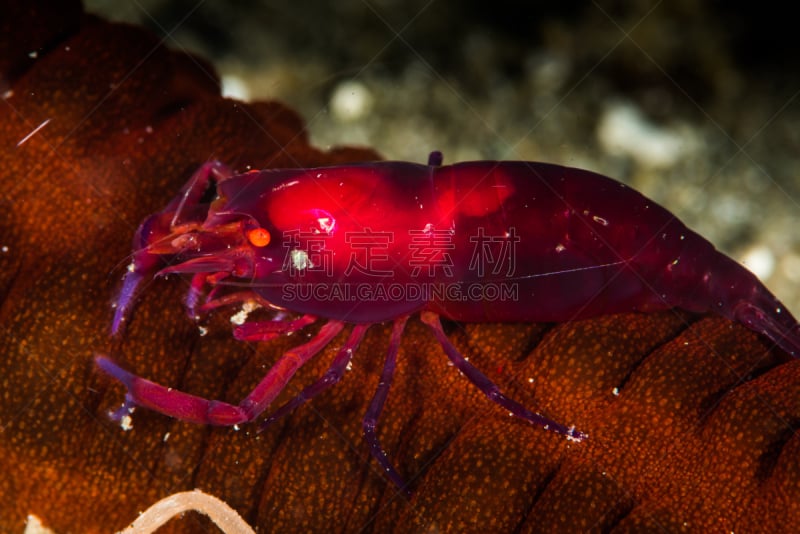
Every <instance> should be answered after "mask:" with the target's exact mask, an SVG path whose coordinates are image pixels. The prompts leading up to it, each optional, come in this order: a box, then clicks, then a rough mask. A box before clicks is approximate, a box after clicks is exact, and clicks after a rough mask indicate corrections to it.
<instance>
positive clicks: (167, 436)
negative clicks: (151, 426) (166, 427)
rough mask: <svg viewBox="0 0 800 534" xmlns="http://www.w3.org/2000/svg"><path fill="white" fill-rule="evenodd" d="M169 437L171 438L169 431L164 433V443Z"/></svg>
mask: <svg viewBox="0 0 800 534" xmlns="http://www.w3.org/2000/svg"><path fill="white" fill-rule="evenodd" d="M168 439H169V432H167V433H166V434H164V439H163V441H164V443H166V442H167V440H168Z"/></svg>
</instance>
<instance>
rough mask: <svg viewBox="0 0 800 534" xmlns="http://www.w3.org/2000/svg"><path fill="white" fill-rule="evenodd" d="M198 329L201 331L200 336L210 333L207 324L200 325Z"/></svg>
mask: <svg viewBox="0 0 800 534" xmlns="http://www.w3.org/2000/svg"><path fill="white" fill-rule="evenodd" d="M197 330H199V331H200V337H202V336H204V335H206V334H208V328H206V327H205V326H198V327H197Z"/></svg>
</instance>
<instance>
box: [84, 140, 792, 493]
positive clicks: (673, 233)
mask: <svg viewBox="0 0 800 534" xmlns="http://www.w3.org/2000/svg"><path fill="white" fill-rule="evenodd" d="M133 249H134V254H133V261H132V263H131V265H130V266H129V268H128V272H127V273H126V274H125V276H124V280H123V283H122V288H121V290H120V292H119V295H118V297H117V299H116V302H115V312H114V318H113V321H112V326H111V330H112V333H113V334H117V333H120V332H121V331H122V329H123V326H124V324H125V323H126V321H128V320H129V317H130V314H131V311H132V307H133V305H134V302H135V301H136V299H137V298H138V296H139V293H140V288H141V286H142V283H143V281H145V280H147V279H149V278H152V277H153V276H164V275H168V274H182V275H191V284H190V287H189V290H188V292H187V295H186V302H185V304H186V308H187V311H188V313H189V315H190V317H193V318H194V317H198V316H200V314H202V313H204V312H208V311H210V310H213V309H214V308H217V307H221V306H231V305H243V304H245V303H255V304H257V305H260V306H263V307H265V308H267V309H270V310H274V312H275V317H274V318H273V320H267V321H247V320H245V321H244V322H243V324H240V325H238V326H236V327H235V328H234V331H233V335H234V337H235V338H237V339H239V340H248V341H268V340H270V339H273V338H275V337H277V336H280V335H285V334H289V333H292V332H296V331H298V330H300V329H302V328H305V327H306V326H308V325H310V324H313V323H318V322H321V323H323V324H322V326H321V328H320V329H319V331H318V332H317V333H316V334H315V335H314V336H313V337H312V338H311V339H310V340H309V341H308V342H307V343H305V344H302V345H300V346H298V347H295V348H293V349H291V350H289V351H288V352H286V353H285V354H283V356H282V357H281V358H280V359H279V360H278V361H277V363H276V364H275V365H274V366H273V367H272V368H271V369H270V370H269V371H268V372H267V373H266V375H265V376H264V377H263V379H262V380H261V381H260V382H259V384H258V385H257V386H256V387H255V389H253V391H252V392H251V393H250V394H249V395H248V396H247V397H246V398H245V399H244V400H242V401H241V402H240V403H239V404H236V405H234V404H229V403H227V402H223V401H217V400H208V399H204V398H200V397H197V396H194V395H191V394H188V393H184V392H181V391H177V390H174V389H171V388H167V387H165V386H162V385H159V384H156V383H153V382H151V381H149V380H146V379H144V378H141V377H138V376H136V375H134V374H132V373H130V372H128V371H126V370H124V369H123V368H122V367H120V366H119V365H117V364H116V363H114V362H113V361H112V360H110V359H109V358H107V357H105V356H97V357H96V362H97V365H98V366H99V367H100V369H102V370H103V371H104V372H106V373H107V374H109V375H111V376H112V377H114V378H116V379H117V380H119V381H120V382H122V384H123V385H124V386H125V387H126V388H127V394H126V400H125V403H124V405H123V407H122V408H121V409H120V410H118V411H117V412H116V413H115V414H114V416H115V417H116V418H121V417H123V416H125V415H127V414H129V413H130V412H131V411H132V409H133V407H135V406H143V407H146V408H149V409H152V410H155V411H158V412H160V413H162V414H166V415H168V416H171V417H175V418H177V419H180V420H183V421H189V422H193V423H200V424H212V425H238V424H241V423H246V422H250V421H253V420H255V419H256V418H257V417H258V416H259V415H260V414H262V413H263V412H264V411H265V410H266V409H267V408H268V407H269V405H270V404H271V403H272V402H273V401H274V400H275V398H276V397H277V396H278V395H279V394H280V392H281V391H282V390H283V389H284V387H285V386H286V384H287V383H288V382H289V380H290V379H291V378H292V376H293V375H294V374H295V372H296V371H297V370H298V369H299V368H300V367H301V366H302V365H303V364H304V363H306V362H307V361H309V360H310V359H311V358H313V357H314V356H315V355H316V354H318V353H319V352H320V351H321V350H322V349H323V348H324V347H326V346H327V345H328V344H329V343H330V342H331V341H332V340H333V339H334V338H335V337H336V336H337V335H339V333H340V332H342V331H343V330H344V329H345V326H346V325H350V324H352V325H353V326H352V329H351V330H350V334H349V336H348V337H347V340H346V341H345V342H344V345H342V347H341V348H340V350H339V352H338V353H337V355H336V357H335V358H334V360H333V363H332V365H331V367H330V369H329V370H328V372H327V373H326V374H325V375H324V376H323V377H321V378H320V379H319V380H318V381H317V382H316V383H314V384H312V385H310V386H308V387H307V388H306V389H304V390H303V391H302V392H301V393H300V394H299V395H298V396H296V397H295V398H294V399H292V400H291V401H289V402H288V403H287V404H285V405H284V406H283V407H281V408H279V409H278V410H277V411H275V412H274V413H273V414H272V415H271V416H269V417H268V418H267V419H266V421H265V422H264V423H263V425H262V429H263V428H264V427H265V426H266V425H268V424H269V423H270V422H272V421H274V420H275V419H277V418H278V417H281V416H282V415H284V414H286V413H288V412H289V411H291V410H292V409H294V408H295V407H296V406H298V405H300V404H301V403H303V402H304V401H306V400H308V399H310V398H312V397H314V396H315V395H318V394H319V393H320V392H322V391H324V390H325V389H327V388H328V387H330V386H332V385H333V384H335V383H336V382H338V381H339V380H340V379H341V378H342V376H343V374H344V370H345V369H346V367H347V365H348V364H349V363H350V360H351V358H352V355H353V353H355V352H356V350H357V348H358V345H359V343H360V342H361V340H362V339H363V338H364V335H365V333H366V331H367V329H368V328H369V327H370V326H371V325H373V324H376V323H383V322H387V321H393V328H392V333H391V337H390V339H389V348H388V351H387V355H386V359H385V364H384V368H383V371H382V375H381V379H380V384H379V385H378V387H377V390H376V393H375V395H374V397H373V400H372V402H371V404H370V406H369V408H368V410H367V413H366V414H365V415H364V418H363V422H362V427H363V431H364V435H365V439H366V440H367V442H368V443H369V447H370V451H371V454H372V455H373V456H374V458H375V459H376V460H377V461H378V463H379V464H380V465H381V466H382V467H383V468H384V470H385V472H386V473H387V476H388V477H389V478H390V479H391V480H392V481H393V482H394V483H395V484H396V485H397V486H399V487H400V488H402V489H405V490H406V491H407V484H406V482H405V481H404V480H403V478H402V477H401V476H400V474H399V473H398V471H397V470H396V469H395V468H394V466H393V465H392V464H391V461H390V460H389V458H388V457H387V455H386V453H385V452H384V451H383V449H382V448H381V446H380V443H379V440H378V437H377V432H376V428H377V424H378V420H379V418H380V414H381V411H382V408H383V405H384V403H385V401H386V398H387V396H388V393H389V388H390V386H391V383H392V378H393V375H394V371H395V367H396V362H397V355H398V349H399V346H400V341H401V338H402V335H403V329H404V327H405V325H406V323H407V321H408V320H409V317H410V316H412V315H413V314H416V313H420V316H421V319H422V321H423V322H424V323H425V324H427V325H428V326H429V327H430V329H431V331H432V333H433V335H434V336H435V338H436V339H437V340H438V342H439V343H440V344H441V346H442V348H443V350H444V352H445V354H446V355H447V357H448V358H449V359H450V361H451V362H452V363H453V364H454V366H455V367H456V368H457V369H458V370H460V371H461V372H462V373H463V374H464V375H465V376H466V377H467V378H468V379H469V380H470V381H471V382H472V383H473V384H474V385H475V386H476V387H478V388H479V389H480V390H481V391H482V392H483V393H484V394H485V395H486V396H487V397H489V399H491V400H492V401H494V402H496V403H498V404H500V405H501V406H503V407H504V408H506V409H507V410H508V411H509V412H511V413H512V414H513V415H515V416H517V417H519V418H521V419H524V420H526V421H528V422H530V423H532V424H533V425H537V426H540V427H544V428H546V429H548V430H550V431H553V432H556V433H558V434H561V435H564V436H566V437H567V438H568V439H570V440H574V441H582V440H584V439H586V438H587V437H588V436H587V434H585V433H583V432H581V431H579V430H576V429H575V428H574V426H569V425H565V424H561V423H559V422H556V421H553V420H551V419H548V418H546V417H544V416H543V415H541V414H538V413H536V412H534V411H531V410H529V409H528V408H526V407H525V406H522V405H521V404H520V403H518V402H516V401H514V400H513V399H511V398H509V397H507V396H506V395H505V394H504V393H503V392H502V391H501V390H500V389H499V388H498V387H497V386H496V385H495V384H494V383H493V382H492V381H491V380H490V379H489V378H487V377H486V376H485V375H484V374H483V373H482V372H481V371H480V370H478V369H477V368H475V367H474V366H473V365H472V364H470V363H469V362H468V361H467V359H465V358H464V357H463V356H462V355H461V354H460V353H459V351H458V350H457V349H456V347H455V346H454V345H453V344H452V343H451V342H450V341H449V340H448V338H447V335H446V333H445V332H444V330H443V328H442V325H441V321H440V318H441V317H444V318H447V319H451V320H455V321H463V322H545V321H546V322H563V321H572V320H577V319H585V318H590V317H595V316H598V315H604V314H613V313H621V312H650V311H656V310H665V309H670V308H682V309H684V310H688V311H691V312H714V313H717V314H720V315H722V316H724V317H726V318H728V319H731V320H733V321H737V322H740V323H742V324H744V325H745V326H747V327H748V328H750V329H752V330H754V331H756V332H759V333H761V334H763V335H765V336H766V337H767V338H769V339H770V340H772V341H773V342H774V343H775V344H776V345H777V346H778V347H780V348H781V349H783V350H784V351H786V352H788V353H790V354H792V355H795V356H796V355H797V354H798V353H799V352H800V327H799V326H798V324H797V321H796V320H795V318H794V317H793V316H792V315H791V313H790V312H789V311H788V310H787V309H786V307H785V306H784V305H783V304H781V302H780V301H779V300H778V299H777V298H776V297H775V296H774V295H772V294H771V293H770V292H769V290H768V289H767V288H766V287H765V286H764V285H763V284H762V283H761V282H759V280H758V279H757V278H756V277H755V276H754V275H753V274H752V273H750V272H749V271H748V270H746V269H745V268H744V267H742V266H741V265H739V264H738V263H736V262H735V261H733V260H732V259H731V258H729V257H727V256H725V255H724V254H722V253H721V252H719V251H717V250H716V249H715V248H714V246H713V245H712V244H711V243H709V242H708V241H707V240H706V239H704V238H703V237H701V236H699V235H698V234H696V233H695V232H693V231H691V230H689V229H688V228H687V227H686V226H685V225H684V224H683V223H682V222H681V221H679V220H678V219H677V218H676V217H675V216H674V215H673V214H671V213H670V212H669V211H667V210H666V209H664V208H663V207H661V206H659V205H658V204H656V203H655V202H653V201H652V200H649V199H648V198H646V197H644V196H643V195H641V194H640V193H638V192H636V191H634V190H633V189H631V188H629V187H627V186H625V185H624V184H622V183H619V182H617V181H614V180H612V179H610V178H607V177H605V176H601V175H599V174H596V173H593V172H589V171H585V170H580V169H574V168H568V167H562V166H558V165H552V164H546V163H533V162H522V161H502V162H496V161H474V162H465V163H458V164H455V165H442V156H441V153H439V152H434V153H432V154H431V155H430V158H429V161H428V164H427V165H421V164H415V163H407V162H372V163H361V164H352V165H342V166H335V167H324V168H311V169H281V170H273V169H269V170H262V171H251V172H247V173H244V174H236V173H235V172H233V171H232V170H231V169H229V168H228V167H226V166H225V165H224V164H222V163H220V162H209V163H206V164H205V165H203V166H202V167H201V168H200V169H199V170H198V171H197V172H196V173H195V174H194V175H193V176H192V177H191V179H190V180H189V181H188V183H187V184H186V185H185V186H184V187H183V188H182V189H181V191H180V192H179V194H178V195H176V196H175V198H173V199H172V201H170V203H169V204H167V206H166V207H165V208H164V209H163V210H162V211H160V212H158V213H155V214H154V215H151V216H150V217H148V218H146V219H145V220H144V222H143V223H142V224H141V226H140V227H139V229H138V230H137V232H136V234H135V236H134V240H133Z"/></svg>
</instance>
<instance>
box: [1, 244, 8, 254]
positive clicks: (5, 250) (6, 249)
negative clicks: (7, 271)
mask: <svg viewBox="0 0 800 534" xmlns="http://www.w3.org/2000/svg"><path fill="white" fill-rule="evenodd" d="M0 250H2V251H3V252H8V247H7V246H6V245H3V246H2V248H0Z"/></svg>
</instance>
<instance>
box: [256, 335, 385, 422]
mask: <svg viewBox="0 0 800 534" xmlns="http://www.w3.org/2000/svg"><path fill="white" fill-rule="evenodd" d="M242 326H244V325H242ZM369 326H370V325H368V324H359V325H356V326H355V327H353V331H352V332H351V333H350V337H349V338H348V340H347V342H346V343H345V344H344V345H343V346H342V348H341V349H339V352H338V354H336V358H334V359H333V362H332V363H331V366H330V367H329V368H328V370H327V371H326V372H325V374H324V375H322V376H321V377H320V379H319V380H317V381H316V382H314V383H313V384H311V385H310V386H308V387H307V388H305V389H304V390H303V391H301V392H300V393H299V394H298V395H297V396H296V397H294V398H293V399H292V400H290V401H289V402H287V403H286V404H284V405H283V406H281V407H280V408H278V409H277V410H275V411H274V412H273V413H272V414H270V415H269V416H268V417H267V419H266V420H265V421H264V422H263V423H262V424H261V427H260V428H259V429H258V431H259V432H261V431H262V430H264V429H266V428H267V427H268V426H269V425H270V424H271V423H273V422H275V421H277V420H278V419H280V418H281V417H283V416H284V415H286V414H287V413H289V412H291V411H292V410H294V409H295V408H297V407H298V406H300V405H301V404H303V403H304V402H306V401H308V400H311V399H312V398H313V397H316V396H317V395H319V394H320V393H322V392H323V391H325V390H326V389H328V388H329V387H331V386H333V385H334V384H337V383H338V382H339V381H340V380H341V379H342V376H344V372H345V369H347V365H348V364H349V363H350V360H351V359H352V358H353V353H354V352H355V351H356V350H357V349H358V345H359V344H360V343H361V340H362V339H364V334H365V333H366V332H367V329H368V328H369Z"/></svg>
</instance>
